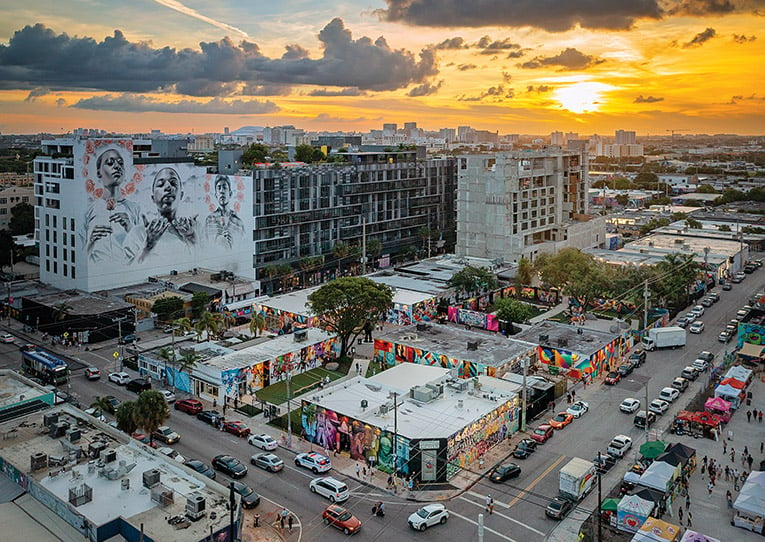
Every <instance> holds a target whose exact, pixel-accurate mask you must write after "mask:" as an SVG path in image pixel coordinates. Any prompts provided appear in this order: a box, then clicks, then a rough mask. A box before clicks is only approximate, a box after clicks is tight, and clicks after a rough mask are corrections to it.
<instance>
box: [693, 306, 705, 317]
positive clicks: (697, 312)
mask: <svg viewBox="0 0 765 542" xmlns="http://www.w3.org/2000/svg"><path fill="white" fill-rule="evenodd" d="M691 312H692V313H693V315H694V316H695V317H696V318H701V317H702V316H704V306H703V305H694V306H693V308H692V309H691Z"/></svg>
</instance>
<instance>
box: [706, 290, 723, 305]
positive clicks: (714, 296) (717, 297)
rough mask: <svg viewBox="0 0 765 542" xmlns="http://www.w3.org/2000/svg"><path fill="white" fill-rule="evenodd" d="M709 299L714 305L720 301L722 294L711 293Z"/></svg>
mask: <svg viewBox="0 0 765 542" xmlns="http://www.w3.org/2000/svg"><path fill="white" fill-rule="evenodd" d="M707 297H709V299H711V300H712V302H713V303H717V302H718V301H720V294H718V293H717V292H711V293H710V294H709V295H708V296H707Z"/></svg>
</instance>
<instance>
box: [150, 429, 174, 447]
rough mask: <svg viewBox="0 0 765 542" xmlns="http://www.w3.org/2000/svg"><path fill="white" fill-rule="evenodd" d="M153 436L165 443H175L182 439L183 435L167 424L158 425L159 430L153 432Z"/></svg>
mask: <svg viewBox="0 0 765 542" xmlns="http://www.w3.org/2000/svg"><path fill="white" fill-rule="evenodd" d="M152 437H154V438H155V439H157V440H159V441H160V442H164V443H165V444H175V443H176V442H178V441H179V440H181V436H180V435H179V434H178V433H176V432H175V431H173V430H172V429H170V428H169V427H168V426H166V425H163V426H161V427H158V428H157V430H156V431H154V432H153V433H152Z"/></svg>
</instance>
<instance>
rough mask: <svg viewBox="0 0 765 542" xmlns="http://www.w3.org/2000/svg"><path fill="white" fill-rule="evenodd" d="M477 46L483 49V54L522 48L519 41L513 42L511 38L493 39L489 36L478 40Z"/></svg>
mask: <svg viewBox="0 0 765 542" xmlns="http://www.w3.org/2000/svg"><path fill="white" fill-rule="evenodd" d="M475 46H476V47H477V48H479V49H481V54H482V55H494V54H497V53H502V52H504V51H506V50H508V49H516V50H517V49H520V48H521V45H520V44H519V43H513V42H512V41H511V40H510V38H505V39H503V40H495V41H492V40H491V38H490V37H489V36H484V37H482V38H481V39H480V40H478V43H476V44H475Z"/></svg>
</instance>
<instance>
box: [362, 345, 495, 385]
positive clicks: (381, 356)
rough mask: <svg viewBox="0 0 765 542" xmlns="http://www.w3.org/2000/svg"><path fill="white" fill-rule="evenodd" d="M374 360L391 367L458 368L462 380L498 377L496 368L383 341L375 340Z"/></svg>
mask: <svg viewBox="0 0 765 542" xmlns="http://www.w3.org/2000/svg"><path fill="white" fill-rule="evenodd" d="M374 359H375V360H376V361H377V362H378V363H384V364H386V365H389V366H393V365H397V364H399V363H418V364H420V365H430V366H431V367H441V368H443V369H454V368H455V367H457V368H458V370H459V377H460V378H471V377H473V376H477V375H479V374H487V375H489V376H496V372H497V370H496V367H488V366H486V365H484V364H483V363H477V362H475V361H469V360H460V359H456V358H451V357H449V356H446V355H444V354H438V353H436V352H430V351H428V350H423V349H422V348H414V347H411V346H407V345H405V344H394V343H391V342H388V341H383V340H381V339H375V341H374Z"/></svg>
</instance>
